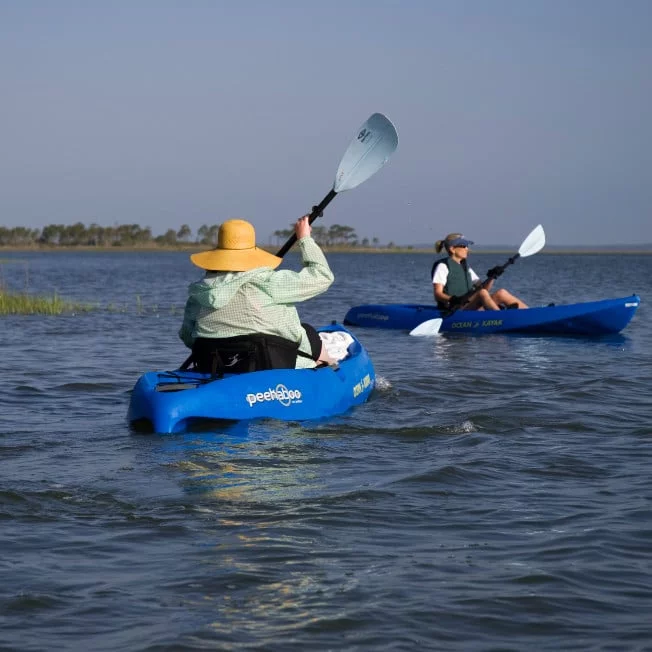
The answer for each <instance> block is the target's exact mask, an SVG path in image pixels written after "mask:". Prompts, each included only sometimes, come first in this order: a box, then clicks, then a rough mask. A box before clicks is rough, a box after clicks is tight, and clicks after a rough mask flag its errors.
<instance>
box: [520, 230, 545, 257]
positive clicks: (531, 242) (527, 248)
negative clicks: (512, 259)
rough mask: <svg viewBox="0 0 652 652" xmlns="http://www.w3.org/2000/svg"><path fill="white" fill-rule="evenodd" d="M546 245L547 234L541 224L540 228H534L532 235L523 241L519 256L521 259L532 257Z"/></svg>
mask: <svg viewBox="0 0 652 652" xmlns="http://www.w3.org/2000/svg"><path fill="white" fill-rule="evenodd" d="M545 244H546V234H545V232H544V230H543V227H542V226H541V224H539V226H536V227H534V229H533V230H532V232H531V233H530V235H529V236H528V237H527V238H525V240H523V244H522V245H521V246H520V248H519V250H518V254H519V256H520V257H521V258H525V257H526V256H532V255H534V254H536V253H537V252H539V251H541V250H542V249H543V247H544V246H545Z"/></svg>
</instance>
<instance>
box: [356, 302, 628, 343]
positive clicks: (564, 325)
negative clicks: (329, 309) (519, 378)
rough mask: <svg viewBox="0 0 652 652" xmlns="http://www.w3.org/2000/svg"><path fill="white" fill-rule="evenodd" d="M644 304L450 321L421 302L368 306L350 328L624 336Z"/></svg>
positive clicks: (460, 315)
mask: <svg viewBox="0 0 652 652" xmlns="http://www.w3.org/2000/svg"><path fill="white" fill-rule="evenodd" d="M640 302H641V299H640V297H639V296H637V295H635V294H633V295H631V296H629V297H623V298H621V299H604V300H602V301H589V302H585V303H572V304H562V305H549V306H542V307H536V308H527V309H523V310H480V311H479V310H458V311H457V312H455V313H453V314H452V315H450V316H449V317H445V316H444V315H443V314H442V313H441V312H440V311H439V310H438V309H437V308H436V306H431V305H421V304H415V303H388V304H367V305H362V306H355V307H354V308H351V309H350V310H349V311H348V312H347V313H346V316H345V318H344V323H345V324H348V325H352V326H366V327H373V328H395V329H400V330H408V331H409V330H412V329H413V328H415V327H416V326H418V325H419V324H421V323H422V322H424V321H426V320H428V319H436V318H438V317H441V318H443V322H442V324H441V328H440V331H441V332H443V333H465V334H469V335H485V334H487V333H531V334H546V335H547V334H559V335H607V334H612V333H618V332H620V331H621V330H622V329H623V328H625V326H627V324H629V322H630V321H631V319H632V317H633V316H634V313H635V312H636V309H637V308H638V306H639V304H640Z"/></svg>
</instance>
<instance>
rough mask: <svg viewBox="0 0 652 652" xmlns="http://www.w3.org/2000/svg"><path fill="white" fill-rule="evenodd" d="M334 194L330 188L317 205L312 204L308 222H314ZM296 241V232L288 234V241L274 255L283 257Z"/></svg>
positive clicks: (333, 197)
mask: <svg viewBox="0 0 652 652" xmlns="http://www.w3.org/2000/svg"><path fill="white" fill-rule="evenodd" d="M335 195H337V193H336V192H335V191H334V190H331V191H330V192H329V193H328V194H327V195H326V197H324V198H323V199H322V200H321V202H320V203H319V205H318V206H313V207H312V211H311V213H310V216H309V217H308V222H309V223H310V224H312V223H313V222H314V221H315V220H316V219H317V218H318V217H319V216H320V215H321V214H322V213H323V212H324V209H325V208H326V206H328V204H330V203H331V202H332V201H333V199H335ZM296 241H297V234H296V233H293V234H292V235H291V236H290V238H289V239H288V241H287V242H286V243H285V244H284V245H283V246H282V247H281V248H280V249H279V250H278V252H277V253H276V255H277V256H278V257H279V258H283V256H285V254H286V253H287V252H288V251H290V249H292V245H293V244H294V243H295V242H296Z"/></svg>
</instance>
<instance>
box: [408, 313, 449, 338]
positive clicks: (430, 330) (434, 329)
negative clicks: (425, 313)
mask: <svg viewBox="0 0 652 652" xmlns="http://www.w3.org/2000/svg"><path fill="white" fill-rule="evenodd" d="M442 321H443V320H441V319H440V318H439V317H437V319H428V320H427V321H422V322H421V323H420V324H419V325H418V326H416V327H415V328H413V329H412V330H411V331H410V335H414V336H415V337H433V336H434V335H439V329H440V328H441V323H442Z"/></svg>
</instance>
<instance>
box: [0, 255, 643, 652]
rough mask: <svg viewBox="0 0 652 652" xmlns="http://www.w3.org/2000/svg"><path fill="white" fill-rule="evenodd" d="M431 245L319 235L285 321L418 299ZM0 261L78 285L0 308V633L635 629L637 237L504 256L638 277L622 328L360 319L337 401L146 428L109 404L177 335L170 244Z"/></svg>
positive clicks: (103, 638)
mask: <svg viewBox="0 0 652 652" xmlns="http://www.w3.org/2000/svg"><path fill="white" fill-rule="evenodd" d="M433 258H434V256H428V255H423V254H410V255H408V254H374V255H371V254H370V255H346V254H333V255H331V256H330V257H329V259H330V261H331V264H332V267H333V270H334V272H335V274H336V282H335V284H334V285H333V286H332V288H331V289H330V290H329V291H328V292H327V293H326V294H325V295H323V296H321V297H318V298H316V299H314V300H312V301H310V302H308V303H306V304H303V305H302V306H301V307H300V311H301V315H302V318H303V319H304V320H305V321H309V322H311V323H313V324H314V325H320V324H323V323H328V322H330V321H331V320H333V319H337V320H338V321H341V320H342V319H343V317H344V314H345V312H346V310H347V309H348V308H349V307H350V306H352V305H356V304H360V303H370V302H400V301H409V302H413V301H419V302H429V301H430V300H431V296H432V294H431V286H430V284H429V278H428V274H429V270H430V265H431V263H432V260H433ZM2 259H3V263H2V264H0V272H1V273H2V279H3V282H4V283H5V284H6V285H9V287H11V288H13V289H19V290H20V289H27V291H29V292H33V293H35V294H51V293H53V292H57V293H58V294H59V295H61V296H62V297H64V298H66V299H69V300H74V301H81V302H87V303H93V304H96V305H97V309H96V310H94V311H92V312H90V313H81V314H71V315H65V316H59V317H41V316H39V317H24V316H9V317H0V354H1V359H2V368H3V370H4V382H3V384H2V389H1V390H0V405H1V410H0V550H2V555H1V556H0V570H1V577H2V581H1V582H0V649H2V650H107V651H108V650H170V651H171V650H297V651H298V650H356V651H357V650H365V651H367V650H393V651H395V650H650V649H652V619H651V618H650V613H651V612H652V557H651V552H652V482H651V480H650V476H651V472H652V398H651V394H652V364H651V362H652V326H651V325H650V320H649V315H650V307H649V304H648V302H649V297H650V295H651V293H650V289H651V288H650V284H651V280H650V279H652V256H620V257H619V256H611V255H610V256H606V255H603V256H592V255H582V256H572V255H551V254H539V255H537V256H533V257H531V258H528V259H523V260H520V261H518V263H517V264H516V265H515V266H514V267H512V268H510V269H509V271H508V272H507V273H506V274H505V275H504V276H503V277H502V278H501V281H503V283H504V285H506V286H507V287H509V288H510V289H511V290H512V291H513V292H515V293H517V294H519V295H520V296H522V297H523V298H524V299H525V300H526V301H528V302H529V303H530V304H533V305H536V304H546V303H549V302H551V301H555V302H557V303H563V302H576V301H584V300H594V299H601V298H607V297H617V296H626V295H629V294H632V293H634V292H636V293H638V294H639V295H641V297H642V304H641V307H640V309H639V311H638V313H637V315H636V316H635V318H634V320H633V322H632V323H631V324H630V325H629V326H628V327H627V329H626V330H625V331H624V332H623V334H622V335H619V336H615V337H609V338H603V339H581V338H564V337H519V336H504V335H493V336H484V337H477V338H472V337H463V336H449V337H438V338H432V339H429V338H411V337H409V336H408V335H407V334H405V333H401V332H394V331H376V330H365V329H357V330H356V333H357V334H358V336H359V337H360V339H361V340H362V342H363V343H364V344H365V345H366V346H367V348H368V350H369V352H370V354H371V356H372V359H373V361H374V364H375V367H376V373H377V375H378V388H377V389H376V390H375V392H374V393H373V394H372V397H371V400H370V401H369V402H368V403H367V404H365V405H364V406H362V407H360V408H357V409H356V410H355V411H353V412H352V413H350V414H346V415H342V416H340V417H337V418H335V419H332V420H329V421H326V422H321V423H309V424H305V423H304V424H296V423H292V424H286V423H281V422H275V421H266V422H259V423H250V424H236V425H232V426H228V427H225V428H224V429H220V430H211V431H203V432H196V433H190V434H183V435H167V436H157V435H140V434H136V433H133V432H131V431H130V430H129V427H128V425H127V423H126V421H125V415H126V410H127V404H128V400H129V391H130V389H131V387H132V386H133V384H134V383H135V381H136V379H137V378H138V376H139V375H140V374H141V373H143V372H144V371H147V370H152V369H169V368H173V367H175V366H177V365H178V364H180V363H181V362H182V361H183V360H184V359H185V357H186V351H185V350H184V348H183V346H182V344H181V343H180V341H179V340H178V338H177V335H176V333H177V330H178V327H179V324H180V320H181V312H182V309H183V303H184V300H185V291H186V286H187V284H188V283H189V282H190V281H191V280H194V279H195V278H197V277H198V275H197V273H196V271H195V269H194V268H193V267H192V265H191V264H190V263H189V261H188V256H187V254H183V253H161V252H158V253H157V252H152V253H146V254H134V253H124V252H122V253H118V252H116V253H96V254H92V253H63V252H54V253H29V254H24V253H11V254H3V256H2ZM505 259H506V257H505V256H496V255H489V254H474V255H473V256H472V265H473V266H474V268H475V269H476V271H478V272H479V273H480V274H482V273H484V272H485V271H486V270H487V269H488V268H489V267H491V266H493V265H495V264H498V263H502V262H504V261H505ZM286 264H287V265H290V266H295V267H296V265H297V258H296V255H295V254H290V255H289V256H288V259H287V263H286Z"/></svg>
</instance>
